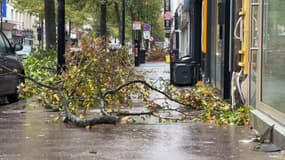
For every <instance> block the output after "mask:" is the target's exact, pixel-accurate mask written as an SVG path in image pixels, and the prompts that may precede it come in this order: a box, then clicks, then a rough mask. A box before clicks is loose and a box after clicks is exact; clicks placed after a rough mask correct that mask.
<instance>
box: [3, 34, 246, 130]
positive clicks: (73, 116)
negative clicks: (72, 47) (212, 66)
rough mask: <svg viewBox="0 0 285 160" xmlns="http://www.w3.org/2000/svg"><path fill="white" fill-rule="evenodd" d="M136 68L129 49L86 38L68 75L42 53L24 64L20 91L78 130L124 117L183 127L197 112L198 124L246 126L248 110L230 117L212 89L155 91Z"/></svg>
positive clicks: (71, 56) (164, 86)
mask: <svg viewBox="0 0 285 160" xmlns="http://www.w3.org/2000/svg"><path fill="white" fill-rule="evenodd" d="M94 46H96V47H94ZM132 64H133V57H132V56H130V55H129V54H128V52H127V50H126V49H125V48H122V49H117V50H112V49H110V50H108V49H106V47H105V46H104V43H102V41H101V40H100V39H96V40H95V39H93V38H90V37H87V36H86V37H85V38H84V39H82V48H81V51H79V52H72V51H68V52H67V53H66V67H65V68H66V69H65V71H64V72H62V74H57V72H56V52H55V51H52V50H50V51H44V50H40V49H39V50H36V51H35V52H34V53H32V54H31V55H30V56H29V57H28V58H27V59H25V60H24V66H25V69H26V76H25V77H26V83H25V84H21V85H20V87H19V89H20V91H21V94H22V97H25V98H27V97H33V96H37V97H38V98H39V101H40V102H41V103H42V104H43V105H44V106H45V107H47V108H52V109H59V111H61V113H64V116H65V122H71V123H73V124H75V125H77V126H80V127H86V126H92V125H95V124H101V123H111V124H115V123H117V122H119V121H120V120H121V119H122V118H123V117H126V116H141V117H142V118H145V116H155V117H157V118H158V119H159V120H160V121H164V120H171V121H179V120H184V119H187V118H193V115H192V114H191V111H193V110H200V111H202V112H201V115H200V116H199V118H201V119H202V120H205V121H215V122H216V123H218V124H247V123H248V108H240V109H238V110H237V111H236V112H233V111H231V109H230V105H229V104H227V103H225V102H223V101H222V100H221V99H220V98H219V97H218V96H216V93H215V91H214V89H211V88H209V87H207V86H206V85H202V84H201V83H199V84H198V85H196V86H194V87H193V88H191V89H182V88H179V89H177V88H175V87H174V86H172V85H170V84H169V83H168V82H167V81H161V83H160V84H161V85H159V86H158V85H157V82H156V85H153V82H150V81H147V80H144V78H143V76H140V75H136V73H135V71H134V68H133V65H132ZM1 67H2V68H5V66H3V65H1ZM5 69H7V70H9V68H5ZM10 71H11V72H14V71H13V70H10ZM15 74H18V73H15ZM18 75H19V76H24V75H20V74H18ZM151 91H155V92H159V93H160V94H162V95H164V96H165V97H166V99H168V100H171V101H174V102H176V103H178V104H180V106H181V107H177V108H173V107H172V106H170V105H169V104H167V103H165V104H157V103H155V101H154V100H153V99H152V97H150V92H151ZM134 98H139V99H142V100H143V103H144V106H146V108H145V110H143V111H142V112H130V111H129V110H128V109H129V107H130V106H132V103H133V102H132V99H134ZM93 109H100V114H98V113H96V114H93V112H92V113H91V112H90V111H91V110H93ZM162 112H169V113H170V112H179V113H180V114H179V117H173V116H170V117H167V116H162V114H161V113H162ZM199 113H200V112H199Z"/></svg>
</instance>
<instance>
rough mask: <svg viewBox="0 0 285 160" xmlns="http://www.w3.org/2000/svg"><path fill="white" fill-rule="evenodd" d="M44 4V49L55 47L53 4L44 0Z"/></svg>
mask: <svg viewBox="0 0 285 160" xmlns="http://www.w3.org/2000/svg"><path fill="white" fill-rule="evenodd" d="M44 4H45V5H44V7H45V29H46V47H47V48H54V47H55V46H56V25H55V2H54V0H45V1H44Z"/></svg>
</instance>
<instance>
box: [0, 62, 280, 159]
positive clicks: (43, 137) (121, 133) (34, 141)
mask: <svg viewBox="0 0 285 160" xmlns="http://www.w3.org/2000/svg"><path fill="white" fill-rule="evenodd" d="M162 65H163V64H162ZM24 105H25V106H26V108H25V109H23V108H22V107H23V106H24ZM7 108H10V109H8V110H7ZM57 115H58V113H55V112H44V111H43V110H41V109H40V108H38V107H37V104H36V103H35V102H31V101H28V102H27V103H25V102H20V103H18V104H12V105H10V106H7V105H2V106H0V142H1V143H0V160H6V159H7V160H91V159H95V160H275V159H280V160H281V159H282V158H281V153H279V152H277V153H264V152H256V151H253V150H252V149H253V147H254V146H255V145H256V143H241V142H240V140H248V139H251V138H253V137H254V136H255V135H254V134H253V132H252V131H251V130H250V129H249V126H236V127H234V126H215V125H212V124H205V123H163V124H159V123H154V122H151V123H149V122H148V121H146V122H145V123H142V124H118V125H98V126H95V127H93V128H92V129H85V128H75V127H72V126H69V125H66V124H63V123H60V122H57V123H55V122H53V119H54V118H55V117H57Z"/></svg>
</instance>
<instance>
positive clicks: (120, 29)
mask: <svg viewBox="0 0 285 160" xmlns="http://www.w3.org/2000/svg"><path fill="white" fill-rule="evenodd" d="M114 7H115V16H116V20H117V25H118V29H119V37H120V40H122V33H123V32H122V25H121V24H122V21H121V16H120V9H119V4H118V2H115V5H114Z"/></svg>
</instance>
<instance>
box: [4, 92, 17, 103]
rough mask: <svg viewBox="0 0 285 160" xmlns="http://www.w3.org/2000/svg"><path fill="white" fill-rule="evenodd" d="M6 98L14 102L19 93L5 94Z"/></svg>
mask: <svg viewBox="0 0 285 160" xmlns="http://www.w3.org/2000/svg"><path fill="white" fill-rule="evenodd" d="M7 100H8V102H9V103H14V102H18V101H19V95H18V94H11V95H8V96H7Z"/></svg>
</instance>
